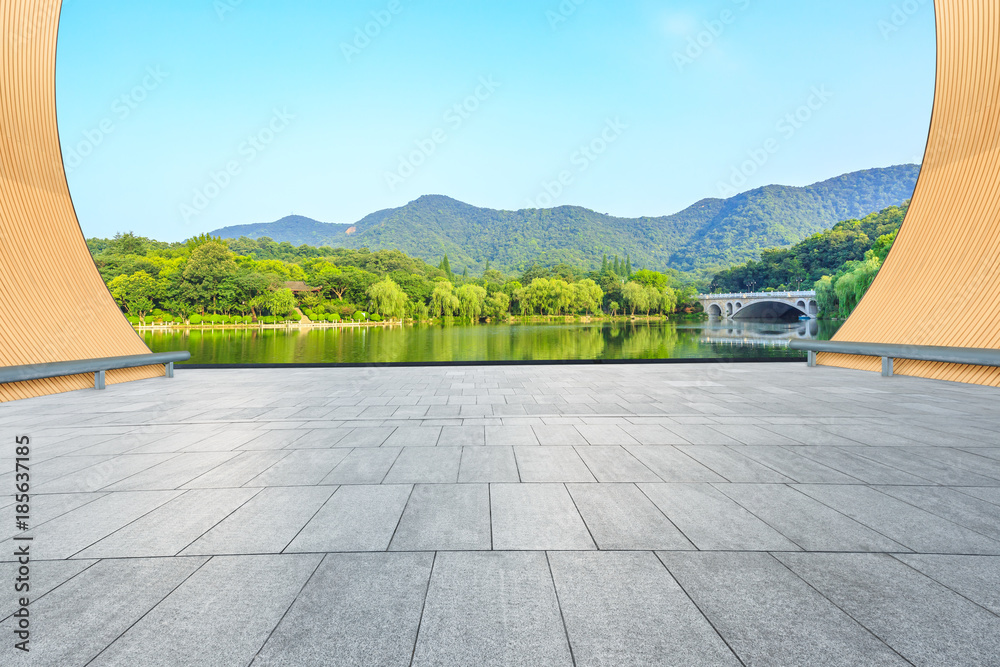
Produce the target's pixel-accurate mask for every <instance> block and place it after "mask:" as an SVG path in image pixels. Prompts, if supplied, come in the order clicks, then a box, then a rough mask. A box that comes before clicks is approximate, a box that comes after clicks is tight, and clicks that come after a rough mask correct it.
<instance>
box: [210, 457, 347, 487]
mask: <svg viewBox="0 0 1000 667" xmlns="http://www.w3.org/2000/svg"><path fill="white" fill-rule="evenodd" d="M348 453H349V450H346V449H299V450H295V451H291V452H289V453H288V455H287V456H285V457H284V458H282V459H281V460H279V461H278V462H277V463H275V464H274V465H272V466H271V467H269V468H267V469H266V470H264V471H263V472H262V473H260V474H259V475H257V476H256V477H254V478H252V479H251V480H250V481H248V482H247V483H246V484H244V486H253V487H257V486H311V485H316V484H319V483H320V482H322V481H323V479H324V478H325V477H326V476H327V475H329V474H330V471H332V470H333V469H334V468H335V467H337V465H338V464H339V463H340V462H341V461H343V460H344V459H345V458H347V455H348ZM195 481H196V482H197V481H198V480H195Z"/></svg>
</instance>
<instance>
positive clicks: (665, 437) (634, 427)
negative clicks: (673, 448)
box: [622, 420, 690, 445]
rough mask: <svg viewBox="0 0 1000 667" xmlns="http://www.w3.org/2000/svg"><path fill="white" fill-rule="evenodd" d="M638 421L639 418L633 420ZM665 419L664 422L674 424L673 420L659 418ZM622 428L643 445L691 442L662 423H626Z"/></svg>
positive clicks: (685, 443)
mask: <svg viewBox="0 0 1000 667" xmlns="http://www.w3.org/2000/svg"><path fill="white" fill-rule="evenodd" d="M633 421H638V420H633ZM657 421H664V423H670V424H673V423H675V422H673V421H672V420H669V421H665V420H657ZM622 430H623V431H625V432H626V433H628V434H629V435H630V436H632V437H633V438H635V439H636V440H637V441H638V442H639V443H640V444H643V445H687V444H690V443H689V442H688V441H687V440H685V439H684V438H682V437H681V436H679V435H677V434H676V433H674V432H673V431H668V430H667V429H665V428H664V427H663V425H661V424H658V423H657V424H643V423H637V424H624V425H622Z"/></svg>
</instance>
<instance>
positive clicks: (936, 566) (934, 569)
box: [895, 554, 1000, 616]
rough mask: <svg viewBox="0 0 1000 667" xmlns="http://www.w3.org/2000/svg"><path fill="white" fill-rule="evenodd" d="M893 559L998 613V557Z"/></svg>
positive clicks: (931, 556)
mask: <svg viewBox="0 0 1000 667" xmlns="http://www.w3.org/2000/svg"><path fill="white" fill-rule="evenodd" d="M895 558H896V559H897V560H901V561H903V562H904V563H906V564H907V565H909V566H910V567H912V568H914V569H915V570H919V571H920V572H922V573H924V574H925V575H927V576H928V577H930V578H931V579H933V580H935V581H937V582H938V583H940V584H942V585H944V586H945V587H947V588H950V589H951V590H953V591H955V592H956V593H958V594H959V595H962V596H964V597H965V598H967V599H969V600H971V601H972V602H975V603H976V604H978V605H981V606H982V607H985V608H986V609H988V610H989V611H991V612H993V613H994V614H996V615H997V616H1000V558H997V557H995V556H939V555H926V554H900V555H896V556H895Z"/></svg>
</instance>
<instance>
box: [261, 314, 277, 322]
mask: <svg viewBox="0 0 1000 667" xmlns="http://www.w3.org/2000/svg"><path fill="white" fill-rule="evenodd" d="M260 321H261V322H263V323H264V324H274V322H275V318H274V317H272V316H270V315H268V316H267V317H262V318H260Z"/></svg>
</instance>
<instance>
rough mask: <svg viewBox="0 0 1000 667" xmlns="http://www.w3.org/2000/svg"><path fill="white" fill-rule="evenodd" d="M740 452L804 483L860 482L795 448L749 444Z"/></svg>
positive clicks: (740, 449) (741, 448)
mask: <svg viewBox="0 0 1000 667" xmlns="http://www.w3.org/2000/svg"><path fill="white" fill-rule="evenodd" d="M739 452H740V453H741V454H743V455H744V456H747V457H749V458H751V459H753V460H754V461H757V462H758V463H760V464H762V465H766V466H767V467H769V468H771V469H773V470H776V471H777V472H779V473H781V474H782V475H784V476H785V477H788V478H789V479H792V480H794V481H796V482H799V483H802V484H859V483H860V480H858V479H856V478H854V477H851V476H850V475H845V474H844V473H842V472H840V471H838V470H834V469H833V468H831V467H829V466H825V465H823V464H822V463H818V462H816V461H814V460H812V459H810V458H806V457H805V456H800V455H799V454H797V453H796V452H795V449H794V448H786V447H758V446H756V445H747V446H745V447H740V448H739Z"/></svg>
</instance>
